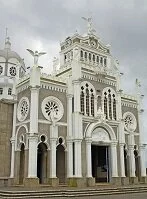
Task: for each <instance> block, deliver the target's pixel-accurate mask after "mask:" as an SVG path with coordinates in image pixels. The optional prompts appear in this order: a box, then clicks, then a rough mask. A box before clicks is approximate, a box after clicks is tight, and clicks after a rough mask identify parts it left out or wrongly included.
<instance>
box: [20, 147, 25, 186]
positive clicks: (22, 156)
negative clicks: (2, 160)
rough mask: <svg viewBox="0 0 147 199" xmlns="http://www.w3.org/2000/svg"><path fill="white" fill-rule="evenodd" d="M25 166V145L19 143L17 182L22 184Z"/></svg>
mask: <svg viewBox="0 0 147 199" xmlns="http://www.w3.org/2000/svg"><path fill="white" fill-rule="evenodd" d="M24 168H25V145H24V143H22V144H21V147H20V167H19V184H23V180H24Z"/></svg>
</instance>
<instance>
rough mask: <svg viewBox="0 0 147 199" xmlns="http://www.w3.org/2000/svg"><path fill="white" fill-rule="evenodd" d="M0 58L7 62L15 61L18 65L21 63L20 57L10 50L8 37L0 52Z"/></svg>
mask: <svg viewBox="0 0 147 199" xmlns="http://www.w3.org/2000/svg"><path fill="white" fill-rule="evenodd" d="M0 57H3V58H5V59H6V60H7V61H8V60H9V59H11V58H13V59H17V60H18V61H19V62H20V63H21V62H22V59H21V57H20V56H19V55H18V54H17V53H16V52H14V51H12V50H11V42H10V38H9V37H7V38H6V41H5V48H4V49H3V50H0Z"/></svg>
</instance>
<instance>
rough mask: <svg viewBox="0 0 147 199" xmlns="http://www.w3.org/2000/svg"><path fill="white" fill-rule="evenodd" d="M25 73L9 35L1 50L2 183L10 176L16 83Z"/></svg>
mask: <svg viewBox="0 0 147 199" xmlns="http://www.w3.org/2000/svg"><path fill="white" fill-rule="evenodd" d="M24 74H25V64H24V61H23V59H22V58H21V57H20V56H19V55H18V54H17V53H16V52H14V51H12V50H11V42H10V39H9V37H8V38H6V41H5V46H4V49H2V50H0V148H1V155H0V162H1V164H0V177H1V178H0V184H5V183H6V184H7V181H8V178H9V177H10V167H11V166H10V165H11V143H12V142H13V140H11V143H10V138H11V136H12V131H13V127H14V125H13V118H15V117H16V116H15V114H16V110H15V106H16V102H17V94H16V84H17V81H18V79H19V78H20V77H23V76H24Z"/></svg>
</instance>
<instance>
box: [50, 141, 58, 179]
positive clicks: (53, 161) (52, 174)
mask: <svg viewBox="0 0 147 199" xmlns="http://www.w3.org/2000/svg"><path fill="white" fill-rule="evenodd" d="M50 142H51V150H50V178H56V142H57V139H56V138H51V139H50Z"/></svg>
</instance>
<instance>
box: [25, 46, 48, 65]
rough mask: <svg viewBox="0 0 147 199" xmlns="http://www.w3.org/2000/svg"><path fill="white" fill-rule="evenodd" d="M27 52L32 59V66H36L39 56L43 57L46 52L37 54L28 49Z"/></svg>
mask: <svg viewBox="0 0 147 199" xmlns="http://www.w3.org/2000/svg"><path fill="white" fill-rule="evenodd" d="M27 51H29V53H30V54H31V55H32V56H33V57H34V66H38V59H39V57H40V56H42V55H45V54H46V52H40V53H39V52H38V51H35V52H34V51H32V50H30V49H27Z"/></svg>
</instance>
